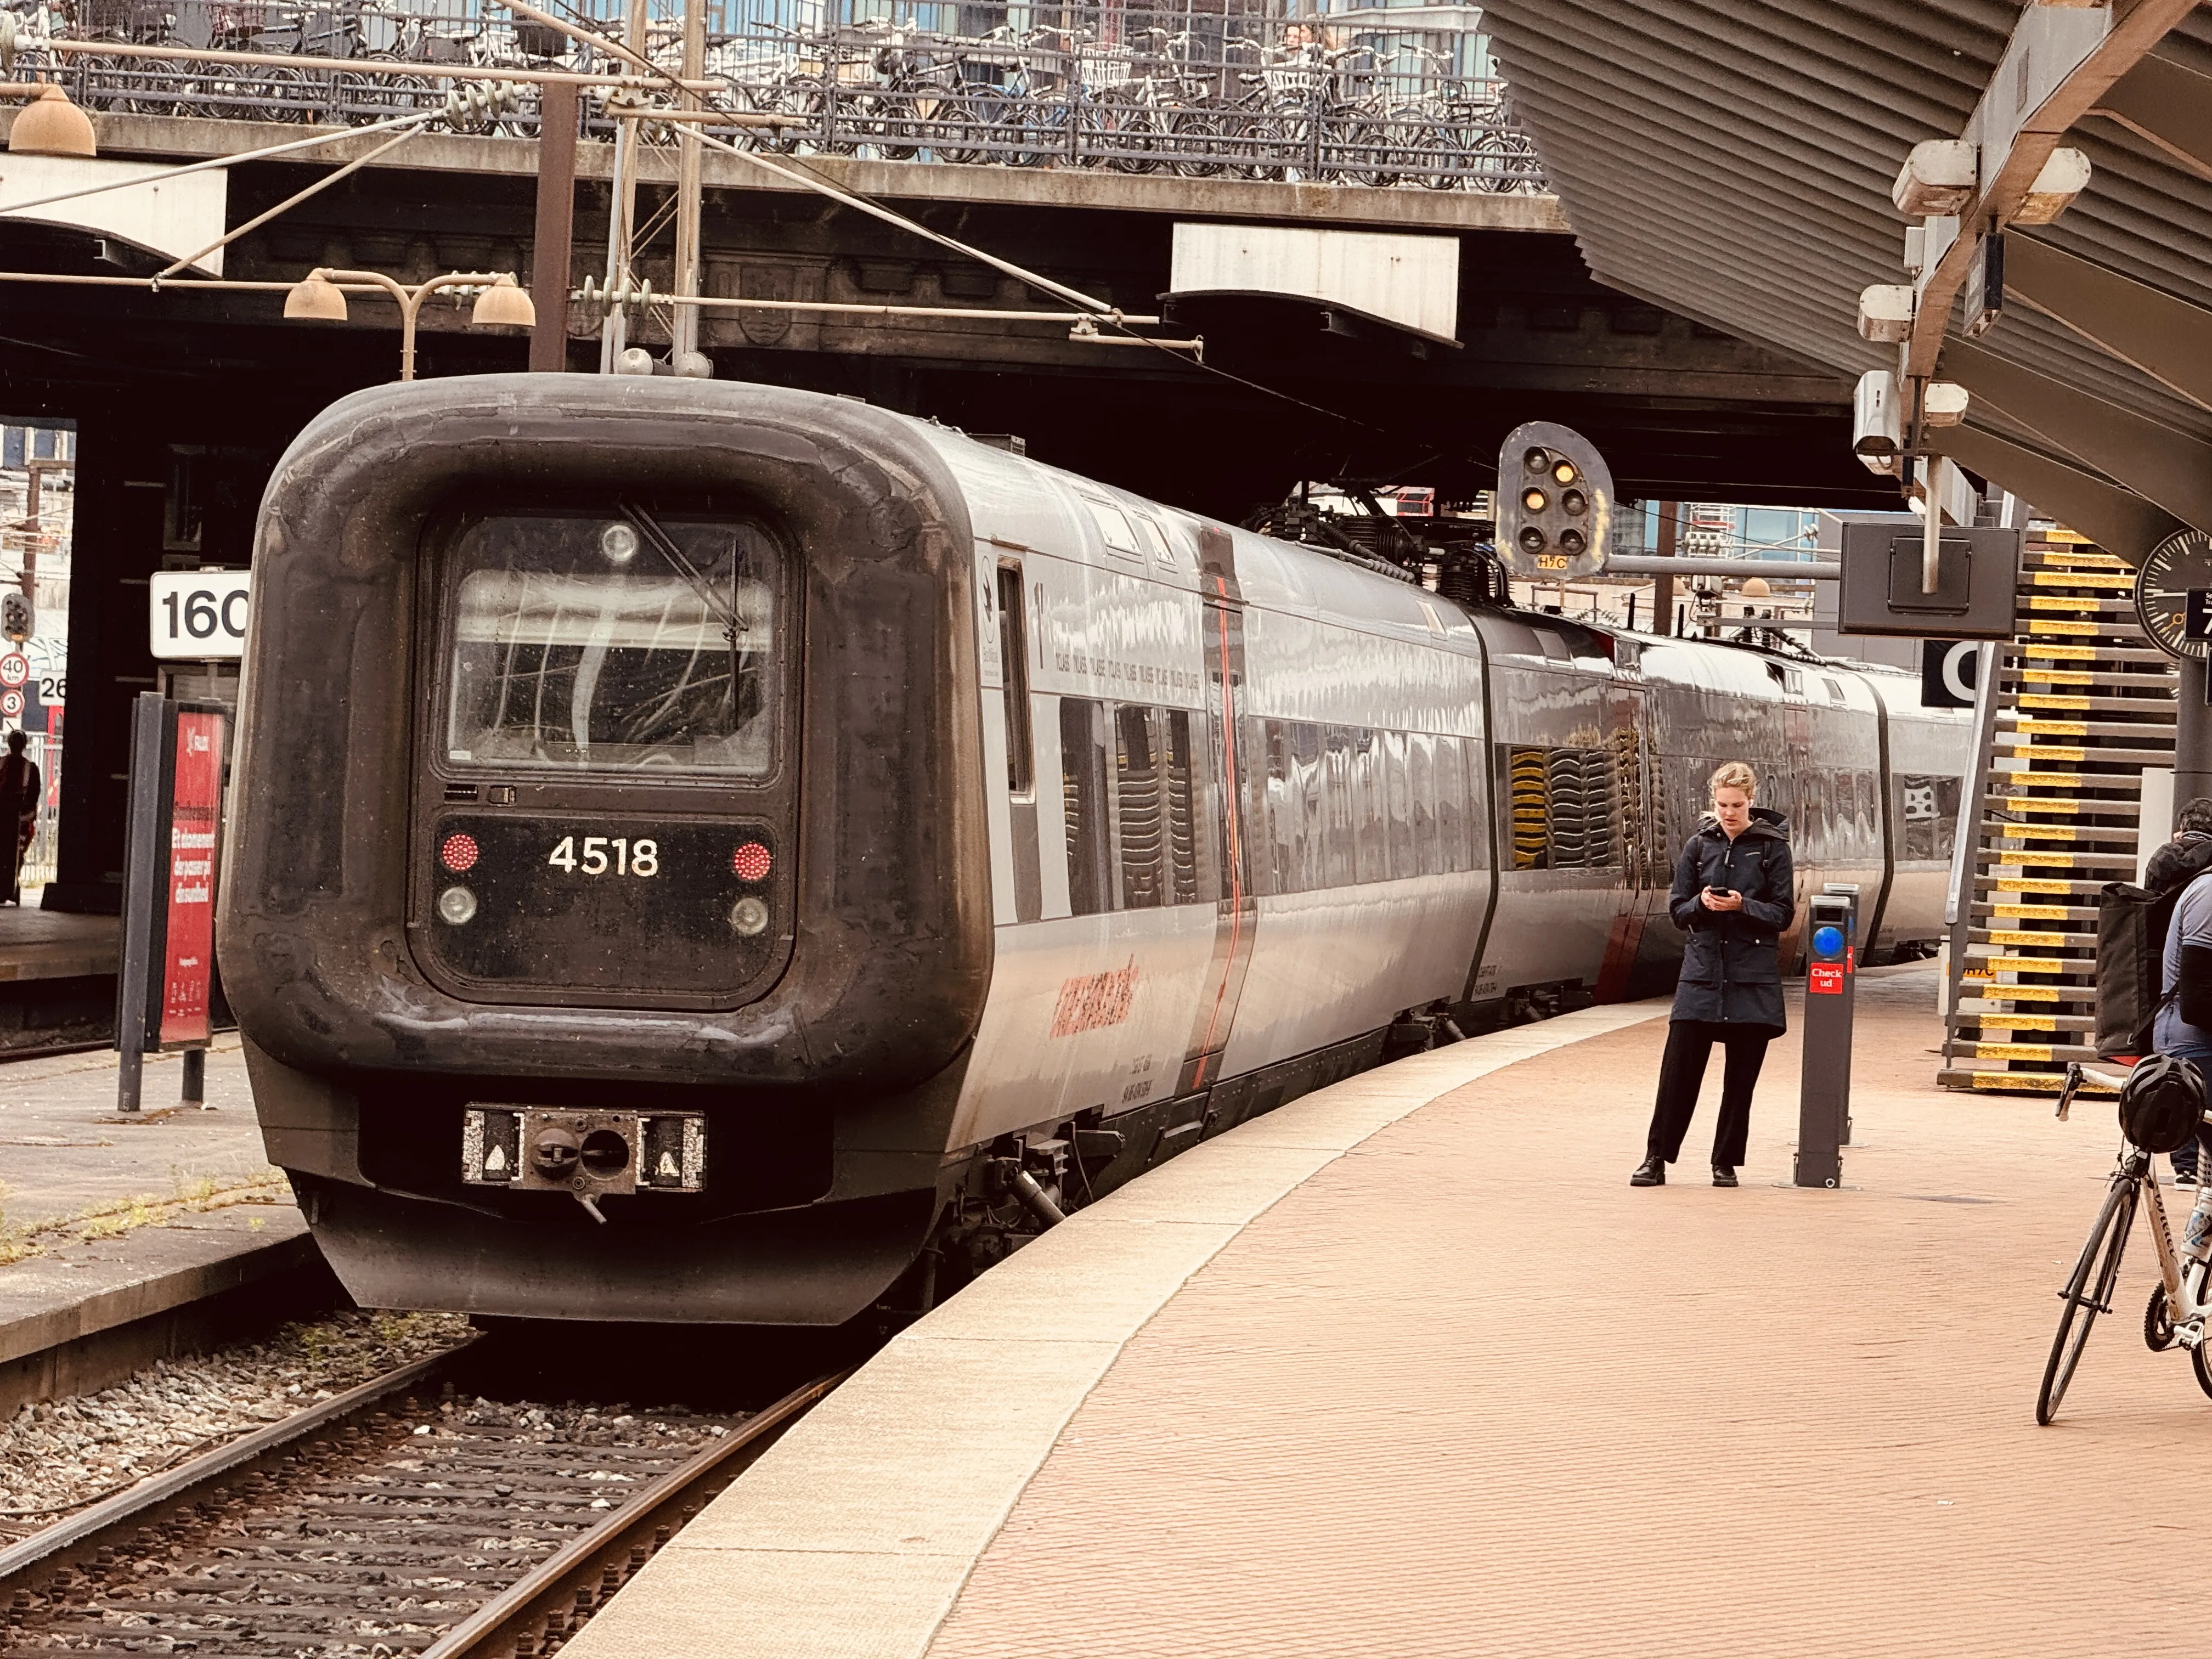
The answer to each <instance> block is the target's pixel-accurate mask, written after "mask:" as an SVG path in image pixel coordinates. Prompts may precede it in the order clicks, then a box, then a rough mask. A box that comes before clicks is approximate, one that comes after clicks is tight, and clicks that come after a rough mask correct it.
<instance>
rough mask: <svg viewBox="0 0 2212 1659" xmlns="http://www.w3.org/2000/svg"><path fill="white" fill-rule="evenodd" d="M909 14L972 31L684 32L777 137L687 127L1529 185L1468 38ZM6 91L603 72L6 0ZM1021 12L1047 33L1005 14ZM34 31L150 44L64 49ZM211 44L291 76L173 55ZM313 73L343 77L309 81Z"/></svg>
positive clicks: (666, 37)
mask: <svg viewBox="0 0 2212 1659" xmlns="http://www.w3.org/2000/svg"><path fill="white" fill-rule="evenodd" d="M717 10H718V12H719V11H720V9H719V8H718V9H717ZM919 10H920V14H921V15H925V16H927V17H939V18H942V19H944V20H946V21H953V22H957V23H959V24H962V25H964V26H966V27H969V28H970V29H971V30H973V31H974V32H971V33H948V32H944V31H941V30H938V29H925V28H922V27H917V26H915V23H913V22H912V21H904V22H898V21H885V20H862V21H849V20H848V21H836V20H830V21H820V20H817V21H810V22H807V23H805V24H799V23H783V22H779V21H773V20H764V19H762V18H759V17H757V16H747V17H743V18H738V19H736V20H734V21H735V22H736V25H737V26H736V27H733V28H730V29H728V30H726V31H722V32H716V33H710V35H709V44H708V53H707V59H706V64H707V76H708V79H710V80H712V81H715V82H720V89H719V90H717V91H716V92H714V93H712V94H708V96H707V100H706V101H707V103H708V106H709V107H710V108H714V109H723V110H727V111H730V112H733V113H738V112H746V113H752V114H769V115H776V116H781V117H783V118H786V124H785V125H781V126H776V127H759V126H752V127H734V126H733V127H729V128H720V129H718V128H716V127H715V126H714V125H712V124H708V125H707V126H706V128H705V130H706V131H709V132H713V133H715V134H716V136H717V137H721V138H723V139H726V141H728V142H730V143H735V144H738V145H740V146H742V147H744V148H747V149H763V150H769V151H772V152H775V153H779V154H787V155H854V156H862V157H867V158H871V159H876V160H884V161H938V162H951V163H958V164H975V163H993V164H997V165H1000V166H1008V167H1103V168H1106V169H1109V170H1112V171H1115V172H1120V173H1170V174H1176V175H1180V176H1182V177H1185V178H1194V179H1196V178H1242V179H1287V180H1297V181H1305V182H1332V183H1344V184H1355V185H1378V186H1379V185H1421V186H1426V187H1428V188H1431V189H1438V190H1448V189H1466V190H1476V191H1493V192H1501V193H1502V192H1535V191H1542V190H1543V189H1544V188H1545V185H1544V183H1543V179H1542V175H1541V172H1540V170H1539V168H1538V166H1537V161H1536V155H1535V151H1534V146H1533V145H1532V144H1531V143H1530V142H1529V140H1528V136H1527V134H1526V133H1525V132H1524V131H1522V129H1521V128H1520V127H1519V125H1517V124H1516V122H1515V120H1514V119H1513V116H1512V113H1511V110H1510V104H1509V101H1508V100H1507V97H1506V94H1505V91H1504V86H1503V84H1502V83H1501V82H1499V81H1498V79H1497V78H1496V77H1495V76H1493V75H1491V74H1489V73H1488V72H1487V70H1488V67H1489V59H1488V54H1487V50H1486V42H1485V41H1484V40H1483V38H1482V37H1480V36H1479V35H1474V34H1468V33H1458V32H1448V31H1424V32H1412V33H1407V32H1389V31H1384V30H1381V29H1379V28H1376V27H1367V26H1365V25H1362V26H1360V27H1356V28H1354V27H1343V26H1337V25H1333V24H1332V23H1331V22H1330V21H1329V20H1328V19H1327V18H1323V19H1321V20H1318V21H1314V20H1307V21H1298V20H1289V21H1285V20H1284V19H1280V18H1269V17H1266V16H1257V15H1255V16H1245V15H1234V14H1224V13H1206V14H1196V15H1194V14H1191V13H1187V12H1176V13H1144V12H1133V11H1127V10H1121V9H1113V10H1099V9H1079V8H1060V9H1054V10H1053V11H1051V12H1046V11H1044V10H1043V9H1037V8H1012V9H1010V8H1008V7H1005V6H997V7H990V6H976V5H950V4H948V5H941V6H940V5H926V6H923V7H921V8H920V9H919ZM1016 14H1018V17H1017V16H1016ZM1365 15H1366V16H1368V17H1370V18H1371V17H1373V16H1375V15H1376V14H1375V13H1372V12H1370V13H1367V14H1365ZM15 17H16V21H17V24H18V31H17V32H18V44H17V46H16V50H15V54H14V55H15V58H16V60H17V61H16V66H15V71H14V74H15V78H17V79H24V78H46V79H54V80H58V81H60V82H62V84H63V85H64V87H66V88H68V90H69V92H70V95H71V96H72V97H74V98H76V100H78V101H79V102H80V103H82V104H83V105H85V106H87V107H88V108H92V109H95V110H118V111H124V112H135V113H138V114H155V115H183V116H203V117H216V118H228V119H234V120H257V121H276V122H300V123H306V122H318V123H330V124H340V125H345V124H351V125H363V124H366V123H368V122H370V121H375V120H381V119H384V118H388V117H391V116H393V115H398V114H404V113H406V112H409V111H410V110H417V109H428V108H432V107H435V106H437V105H439V104H440V103H441V102H442V101H443V100H444V97H445V91H446V87H447V81H446V79H445V78H444V77H443V76H439V75H436V74H435V73H425V72H424V71H425V70H431V69H433V68H434V67H435V66H450V67H467V68H473V69H480V70H498V69H501V68H511V69H517V70H522V69H533V68H534V69H557V70H580V71H593V72H597V71H605V70H619V69H620V68H621V65H620V64H619V63H618V61H617V59H615V58H613V57H612V55H611V54H610V53H608V52H604V51H602V50H599V49H598V48H596V47H594V46H590V45H586V44H582V43H579V42H577V41H575V40H571V39H569V38H568V37H567V36H565V35H563V34H562V33H560V32H558V31H556V30H554V29H551V28H549V27H545V26H544V25H540V24H532V23H523V24H520V25H517V24H515V23H513V22H512V21H506V20H507V14H506V13H504V12H501V11H498V10H497V9H495V8H493V9H480V8H479V7H478V6H477V4H476V3H475V0H414V3H412V4H411V5H409V6H406V7H404V8H403V7H402V6H400V5H398V4H396V3H392V0H331V3H322V4H295V3H286V0H75V4H74V7H73V8H72V9H69V10H56V9H50V8H48V7H47V6H46V5H44V4H43V3H39V4H35V5H29V4H27V0H15ZM994 17H995V18H1000V19H1006V20H1010V21H996V22H994V21H991V20H992V19H993V18H994ZM1039 18H1048V19H1050V20H1051V21H1031V20H1034V19H1039ZM718 21H720V20H719V18H718ZM584 26H585V27H599V28H605V27H607V26H606V25H605V24H592V23H590V22H588V21H586V23H585V24H584ZM675 33H676V32H675V30H674V28H673V27H672V26H669V25H663V24H658V23H657V24H655V25H654V26H653V27H652V28H651V29H650V31H649V34H648V46H649V50H650V52H651V55H652V57H653V60H654V61H655V62H656V63H660V64H664V65H665V66H666V67H667V68H668V69H669V70H671V72H672V71H673V70H674V68H675V64H676V58H677V55H678V44H677V41H676V40H675V38H674V37H675ZM56 39H64V40H66V39H76V40H113V41H125V42H129V43H131V44H135V45H137V46H142V47H149V48H159V49H167V48H174V55H173V56H172V55H171V54H170V52H168V51H167V50H162V51H161V52H160V55H158V56H153V57H129V58H125V57H95V56H92V55H88V54H83V53H67V54H64V53H60V52H56V51H55V49H54V47H53V46H52V41H53V40H56ZM216 50H222V51H242V52H256V53H263V54H270V53H273V54H276V55H279V56H296V57H298V58H300V59H301V62H300V63H299V64H297V65H294V64H236V63H225V62H221V61H217V60H214V59H211V58H195V57H194V56H193V53H194V52H210V51H216ZM331 59H343V60H346V62H347V64H348V67H346V68H343V69H333V68H331V67H330V66H329V64H330V60H331ZM355 64H358V65H359V67H358V68H356V67H354V65H355ZM1476 71H1480V72H1476ZM582 120H583V123H584V126H585V129H586V131H587V132H589V133H591V134H592V135H594V136H604V135H605V133H607V132H609V131H611V129H612V125H613V124H612V122H611V121H610V120H609V119H608V118H607V117H606V116H605V112H604V111H603V110H602V109H601V108H599V106H598V105H597V104H596V103H595V102H594V101H593V100H589V99H587V100H585V106H584V112H583V115H582ZM471 122H473V123H474V125H472V126H471V125H470V124H471ZM453 124H454V125H459V126H461V127H462V128H463V129H464V130H469V131H479V132H490V133H496V134H501V135H505V136H509V137H535V136H536V135H537V132H538V103H537V97H536V94H535V92H534V90H533V89H532V88H529V87H527V86H525V87H523V88H520V100H519V102H518V103H517V104H516V105H515V106H513V108H509V109H505V110H499V109H493V110H489V111H477V112H471V113H465V114H462V115H459V116H456V117H455V118H453ZM646 137H647V141H648V142H653V143H672V142H673V137H672V132H671V130H670V129H668V128H667V127H665V126H662V127H659V128H655V127H653V126H652V125H648V126H647V129H646Z"/></svg>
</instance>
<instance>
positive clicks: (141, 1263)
mask: <svg viewBox="0 0 2212 1659" xmlns="http://www.w3.org/2000/svg"><path fill="white" fill-rule="evenodd" d="M115 1073H116V1056H115V1055H114V1054H112V1053H97V1052H95V1053H89V1054H57V1055H52V1056H48V1057H46V1058H44V1059H39V1060H15V1061H12V1062H9V1063H7V1064H0V1412H4V1411H8V1410H12V1409H13V1408H14V1407H15V1405H16V1404H18V1403H20V1402H21V1401H23V1400H27V1399H44V1398H50V1397H52V1396H53V1395H57V1394H64V1393H74V1392H78V1391H81V1390H82V1389H90V1388H98V1387H104V1386H105V1385H106V1383H108V1382H110V1381H112V1380H113V1379H114V1378H115V1377H116V1376H120V1375H123V1374H125V1373H127V1372H128V1371H129V1370H131V1369H133V1368H134V1367H135V1366H137V1365H138V1364H144V1363H148V1362H149V1360H150V1359H152V1358H159V1357H162V1356H164V1355H167V1354H169V1353H173V1352H182V1351H184V1350H185V1349H186V1348H189V1347H190V1346H193V1345H194V1344H195V1343H196V1342H197V1341H199V1340H204V1339H205V1338H206V1336H207V1334H208V1332H209V1330H210V1329H211V1328H213V1326H214V1325H222V1326H226V1327H228V1326H237V1327H240V1328H246V1327H249V1326H250V1325H251V1324H252V1319H253V1316H254V1311H253V1310H254V1307H255V1304H257V1303H258V1304H264V1305H265V1306H266V1307H267V1308H268V1309H270V1310H274V1309H275V1308H276V1306H278V1305H279V1304H283V1306H286V1307H290V1306H293V1305H296V1304H303V1303H307V1302H312V1301H313V1300H314V1299H315V1298H317V1297H327V1295H328V1294H330V1291H329V1290H328V1288H327V1286H328V1273H327V1270H325V1269H324V1268H323V1267H322V1266H321V1258H320V1256H319V1253H318V1252H317V1251H316V1249H315V1248H314V1243H313V1240H312V1239H310V1238H309V1237H307V1223H306V1221H305V1220H304V1219H303V1218H301V1214H300V1212H299V1209H298V1206H295V1204H294V1203H293V1201H292V1194H291V1189H290V1188H289V1187H288V1186H287V1185H286V1184H285V1182H284V1181H283V1176H281V1175H279V1174H278V1173H277V1172H276V1170H272V1169H270V1167H269V1165H268V1164H267V1162H266V1160H265V1159H264V1158H263V1156H262V1150H261V1131H260V1128H259V1126H258V1124H257V1123H256V1122H255V1121H254V1116H253V1107H252V1097H251V1095H250V1093H249V1091H248V1090H247V1087H246V1068H245V1063H244V1061H243V1060H242V1059H241V1057H240V1054H239V1049H238V1040H237V1038H236V1037H234V1036H233V1037H228V1038H225V1039H222V1040H220V1041H219V1042H218V1043H217V1046H216V1048H215V1049H214V1050H213V1051H212V1052H211V1053H210V1055H209V1057H208V1068H207V1096H208V1103H209V1105H210V1108H212V1109H210V1110H181V1109H178V1107H177V1106H176V1099H177V1096H178V1092H179V1084H180V1081H181V1074H182V1060H181V1059H180V1058H179V1056H176V1055H173V1054H169V1055H160V1056H149V1058H148V1060H147V1063H146V1073H145V1087H144V1091H143V1095H144V1101H145V1107H146V1109H145V1110H144V1111H143V1113H142V1114H141V1115H138V1116H137V1117H125V1116H123V1115H120V1114H118V1112H117V1111H116V1109H115ZM218 1302H220V1303H221V1304H223V1305H222V1307H221V1308H220V1309H216V1308H214V1307H213V1305H212V1304H216V1303H218ZM210 1321H212V1322H213V1324H212V1325H211V1324H210Z"/></svg>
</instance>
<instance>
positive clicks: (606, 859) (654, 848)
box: [545, 836, 660, 876]
mask: <svg viewBox="0 0 2212 1659" xmlns="http://www.w3.org/2000/svg"><path fill="white" fill-rule="evenodd" d="M609 848H612V849H613V851H612V852H611V853H610V852H609V851H608V849H609ZM545 862H546V863H548V864H550V865H551V866H554V868H556V870H565V871H567V872H568V873H569V874H570V875H572V876H573V875H574V874H576V873H577V872H579V871H581V872H583V873H584V874H585V875H587V876H604V875H605V874H606V873H607V872H608V871H610V870H611V871H613V872H615V874H617V875H618V876H657V875H659V873H660V843H659V842H653V841H643V840H640V841H631V840H629V839H628V838H627V837H626V836H585V837H584V850H583V854H582V855H581V856H578V854H577V852H576V837H575V836H562V837H561V844H560V845H559V846H558V847H556V848H554V849H553V851H552V852H551V853H550V854H548V855H547V857H546V860H545Z"/></svg>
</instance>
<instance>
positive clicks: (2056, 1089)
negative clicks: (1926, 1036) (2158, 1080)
mask: <svg viewBox="0 0 2212 1659" xmlns="http://www.w3.org/2000/svg"><path fill="white" fill-rule="evenodd" d="M1936 1082H1938V1083H1940V1084H1941V1085H1943V1087H1945V1088H1946V1089H1972V1090H1973V1091H1975V1092H1976V1093H1977V1094H1981V1093H1997V1094H2020V1095H2055V1094H2059V1093H2062V1092H2063V1091H2064V1090H2065V1087H2066V1073H2064V1072H2063V1071H2058V1072H1990V1071H1981V1070H1978V1069H1976V1070H1970V1069H1967V1068H1966V1067H1954V1066H1945V1067H1944V1068H1943V1069H1942V1071H1940V1072H1938V1073H1936ZM2081 1092H2083V1093H2084V1094H2088V1093H2098V1094H2109V1093H2111V1092H2112V1091H2110V1090H2106V1089H2094V1088H2088V1087H2085V1088H2084V1089H2083V1090H2082V1091H2081Z"/></svg>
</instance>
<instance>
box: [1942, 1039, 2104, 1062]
mask: <svg viewBox="0 0 2212 1659" xmlns="http://www.w3.org/2000/svg"><path fill="white" fill-rule="evenodd" d="M1952 1046H1953V1047H1954V1048H1959V1049H1961V1050H1971V1051H1972V1052H1971V1053H1965V1054H1960V1055H1959V1056H1957V1057H1958V1058H1962V1059H1966V1060H2094V1059H2096V1057H2097V1046H2096V1044H2094V1043H2093V1042H1960V1043H1954V1044H1953V1045H1952Z"/></svg>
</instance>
